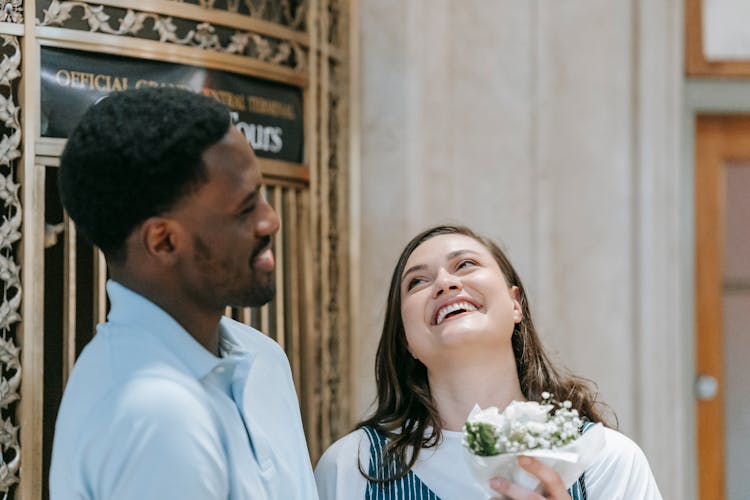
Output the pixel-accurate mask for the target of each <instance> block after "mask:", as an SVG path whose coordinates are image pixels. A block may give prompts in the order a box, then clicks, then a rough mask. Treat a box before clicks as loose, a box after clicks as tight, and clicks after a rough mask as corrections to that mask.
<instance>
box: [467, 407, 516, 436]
mask: <svg viewBox="0 0 750 500" xmlns="http://www.w3.org/2000/svg"><path fill="white" fill-rule="evenodd" d="M467 422H470V423H472V424H474V423H483V424H490V425H493V426H495V428H496V429H497V430H498V432H500V433H504V432H506V431H507V429H508V419H507V418H505V416H503V415H501V414H500V411H499V410H498V409H497V408H496V407H494V406H490V407H488V408H485V409H484V410H480V409H479V406H475V407H474V410H472V412H471V414H470V415H469V418H468V419H467Z"/></svg>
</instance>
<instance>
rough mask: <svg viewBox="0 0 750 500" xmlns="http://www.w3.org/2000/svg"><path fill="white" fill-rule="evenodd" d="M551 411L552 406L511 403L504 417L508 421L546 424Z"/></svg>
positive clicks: (526, 402) (531, 402)
mask: <svg viewBox="0 0 750 500" xmlns="http://www.w3.org/2000/svg"><path fill="white" fill-rule="evenodd" d="M551 409H552V405H540V404H539V403H536V402H534V401H523V402H522V401H511V403H510V404H509V405H508V407H507V408H505V411H504V412H503V415H504V416H505V418H506V419H508V420H512V421H515V422H521V423H523V422H540V423H544V422H546V421H547V415H548V414H549V411H550V410H551Z"/></svg>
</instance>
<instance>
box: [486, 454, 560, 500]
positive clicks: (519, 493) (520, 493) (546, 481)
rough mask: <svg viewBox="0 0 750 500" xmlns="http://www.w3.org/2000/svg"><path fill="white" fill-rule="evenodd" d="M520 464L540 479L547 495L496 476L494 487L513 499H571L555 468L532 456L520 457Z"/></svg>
mask: <svg viewBox="0 0 750 500" xmlns="http://www.w3.org/2000/svg"><path fill="white" fill-rule="evenodd" d="M518 464H519V465H520V466H521V467H523V468H524V469H525V470H526V471H528V472H529V473H531V474H533V475H534V476H536V477H537V478H538V479H539V481H540V482H541V483H542V489H543V491H545V492H546V495H545V496H541V495H540V494H538V493H535V492H533V491H531V490H529V489H526V488H523V487H521V486H518V485H517V484H514V483H511V482H510V481H506V480H504V479H500V478H494V479H492V480H491V481H490V486H491V487H492V489H493V490H495V491H497V492H498V493H502V494H503V495H505V496H506V497H509V498H512V499H513V500H540V499H543V498H549V499H553V500H570V495H568V492H567V491H566V490H565V485H564V484H563V482H562V479H561V478H560V475H559V474H558V473H557V472H555V470H554V469H552V468H551V467H549V466H547V465H544V464H543V463H542V462H540V461H539V460H537V459H535V458H532V457H519V458H518Z"/></svg>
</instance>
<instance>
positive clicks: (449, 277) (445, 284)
mask: <svg viewBox="0 0 750 500" xmlns="http://www.w3.org/2000/svg"><path fill="white" fill-rule="evenodd" d="M462 288H463V285H462V284H461V280H460V279H458V277H457V276H455V275H453V274H451V273H449V272H448V271H446V270H444V269H441V270H440V271H439V272H438V275H437V278H436V279H435V293H434V296H435V297H439V296H441V295H442V294H444V293H446V292H448V291H450V290H461V289H462Z"/></svg>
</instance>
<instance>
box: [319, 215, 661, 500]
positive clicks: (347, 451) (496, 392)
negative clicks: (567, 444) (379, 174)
mask: <svg viewBox="0 0 750 500" xmlns="http://www.w3.org/2000/svg"><path fill="white" fill-rule="evenodd" d="M375 365H376V373H375V374H376V383H377V393H378V394H377V407H376V409H375V412H374V413H373V414H372V416H370V417H369V418H367V419H366V420H364V421H363V422H360V423H359V424H358V425H357V426H356V429H355V431H354V432H352V433H350V434H348V435H347V436H344V437H343V438H342V439H340V440H339V441H337V442H336V443H334V444H333V445H332V446H331V447H330V448H329V449H328V450H327V451H326V452H325V454H324V455H323V457H322V458H321V459H320V462H319V463H318V466H317V468H316V471H315V475H316V479H317V482H318V491H319V493H320V497H321V499H322V500H328V499H338V500H359V499H370V498H393V499H402V498H404V499H405V498H429V499H443V500H448V499H460V500H465V499H474V498H481V499H485V498H487V495H486V493H485V491H484V489H483V488H482V485H480V484H478V483H477V482H476V481H475V480H474V478H473V477H472V474H471V471H470V469H469V465H468V463H467V461H466V460H465V458H464V455H463V453H464V452H463V450H462V444H461V430H462V428H463V424H464V422H465V420H466V417H467V415H468V414H469V412H470V411H471V409H472V408H473V406H474V405H475V404H478V405H479V406H481V407H482V408H486V407H488V406H496V407H498V408H505V407H506V406H507V405H508V404H509V403H510V402H511V401H513V400H517V401H523V400H529V401H539V400H541V393H542V392H543V391H548V392H550V393H552V394H553V395H554V396H555V399H557V400H559V401H562V400H569V401H571V402H572V404H573V407H574V408H576V409H577V410H578V411H579V413H580V414H581V415H582V416H583V417H585V418H586V419H588V420H590V421H592V422H603V423H606V419H605V416H604V415H603V414H602V412H601V409H600V406H599V404H598V403H597V402H596V396H595V394H594V392H593V391H592V390H591V389H590V388H589V386H588V384H587V383H586V382H585V381H584V380H582V379H580V378H577V377H574V376H571V375H568V374H566V373H565V372H563V371H562V370H560V369H559V368H557V367H555V366H554V365H553V363H552V362H551V361H550V359H549V358H548V357H547V355H546V354H545V352H544V349H543V347H542V344H541V342H540V340H539V337H538V336H537V333H536V330H535V328H534V323H533V321H532V319H531V312H530V309H529V305H528V302H527V298H526V293H525V291H524V288H523V285H522V284H521V280H520V278H519V277H518V275H517V273H516V271H515V270H514V269H513V266H512V265H511V263H510V261H509V260H508V259H507V257H506V256H505V255H504V254H503V252H502V251H501V250H500V249H499V248H498V247H497V245H495V244H494V243H493V242H491V241H489V240H488V239H486V238H483V237H481V236H479V235H477V234H475V233H474V232H472V231H471V230H470V229H468V228H465V227H457V226H437V227H433V228H431V229H428V230H426V231H424V232H422V233H421V234H419V235H417V236H416V237H415V238H414V239H412V240H411V241H410V242H409V243H408V244H407V245H406V248H405V249H404V251H403V252H402V254H401V257H400V258H399V260H398V263H397V265H396V268H395V270H394V272H393V276H392V279H391V286H390V291H389V294H388V304H387V309H386V315H385V323H384V325H383V332H382V336H381V339H380V344H379V346H378V351H377V356H376V361H375ZM605 439H606V446H605V449H604V450H602V452H601V453H600V454H599V456H598V458H597V460H596V461H595V463H594V464H593V465H592V466H591V467H589V468H588V469H587V470H586V471H585V472H584V474H583V476H582V477H581V478H580V479H579V481H578V482H577V483H576V484H575V485H574V486H573V488H571V490H570V491H566V490H565V486H564V485H563V484H562V481H561V480H560V477H559V476H558V475H557V473H555V472H554V471H553V470H552V469H551V468H549V467H546V466H545V465H543V464H541V462H538V461H536V460H534V459H532V458H528V457H526V458H522V459H519V463H520V465H521V466H522V467H524V468H525V469H526V470H528V471H529V472H531V473H532V474H534V475H536V476H537V477H538V478H539V479H540V482H541V484H542V486H543V489H544V492H545V494H546V495H547V496H546V497H544V496H541V495H540V494H536V493H533V492H531V491H529V490H526V489H524V488H522V487H520V486H518V485H514V484H511V483H509V482H507V481H503V480H493V481H492V484H491V486H492V488H493V489H494V490H495V491H497V492H498V493H502V494H503V495H505V496H507V497H509V498H514V499H521V498H524V499H525V498H554V499H563V498H570V495H572V496H573V497H574V498H589V499H601V500H612V499H638V500H643V499H660V498H661V496H660V495H659V491H658V488H657V487H656V484H655V481H654V478H653V475H652V473H651V470H650V468H649V465H648V462H647V461H646V458H645V456H644V455H643V453H642V452H641V450H640V449H639V448H638V446H637V445H635V444H634V443H633V442H632V441H630V440H629V439H628V438H626V437H625V436H623V435H622V434H620V433H618V432H617V431H614V430H612V429H609V428H606V429H605Z"/></svg>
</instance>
